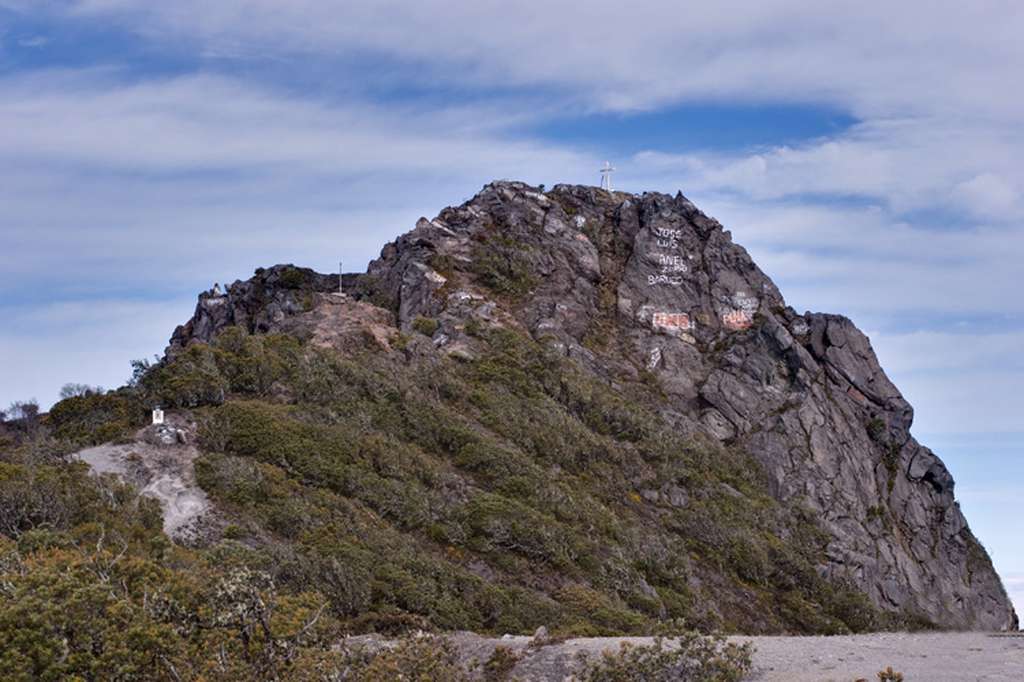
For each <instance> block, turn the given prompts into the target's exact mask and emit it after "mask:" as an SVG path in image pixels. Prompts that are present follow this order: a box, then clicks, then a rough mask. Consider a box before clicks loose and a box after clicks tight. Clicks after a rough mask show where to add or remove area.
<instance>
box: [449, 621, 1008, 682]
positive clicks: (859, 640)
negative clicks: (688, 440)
mask: <svg viewBox="0 0 1024 682" xmlns="http://www.w3.org/2000/svg"><path fill="white" fill-rule="evenodd" d="M730 639H731V640H732V641H735V642H753V644H754V646H755V647H756V652H755V654H754V670H753V672H752V673H751V674H750V675H749V676H748V677H747V678H746V679H747V680H750V681H751V682H854V681H855V680H866V681H867V682H878V677H877V673H878V671H880V670H883V669H885V668H886V667H887V666H892V668H893V670H894V671H898V672H901V673H903V679H904V680H905V682H968V681H974V680H985V681H987V682H996V681H999V682H1024V633H1012V634H1009V633H1008V634H995V633H928V634H907V633H879V634H871V635H852V636H844V637H732V638H730ZM454 640H455V642H456V644H457V645H458V647H459V649H460V650H461V651H462V652H463V654H464V655H465V656H466V657H467V658H476V659H477V660H478V661H484V660H486V659H487V658H488V657H489V656H490V654H491V652H492V651H493V650H494V648H495V646H497V645H502V646H506V647H509V648H511V649H513V650H516V651H518V652H522V654H523V658H522V659H521V660H520V662H519V664H518V665H517V666H516V667H515V669H514V670H513V679H520V680H531V681H532V680H536V681H538V682H545V681H549V680H550V681H558V682H562V681H563V680H566V679H569V676H570V675H571V672H572V669H573V667H574V663H575V660H576V656H577V654H579V653H581V652H583V653H585V654H587V655H588V656H597V655H599V654H600V652H601V651H603V650H606V649H611V650H617V649H618V647H619V644H620V643H621V642H624V641H628V642H632V643H634V644H641V645H642V644H649V643H650V642H651V640H650V638H645V637H624V638H617V637H611V638H582V639H571V640H567V641H565V642H560V643H557V644H551V645H548V646H541V647H529V646H528V645H529V644H530V641H531V638H529V637H509V636H507V635H506V636H505V637H503V638H500V639H492V638H483V637H479V636H477V635H472V634H468V633H460V634H458V635H455V636H454Z"/></svg>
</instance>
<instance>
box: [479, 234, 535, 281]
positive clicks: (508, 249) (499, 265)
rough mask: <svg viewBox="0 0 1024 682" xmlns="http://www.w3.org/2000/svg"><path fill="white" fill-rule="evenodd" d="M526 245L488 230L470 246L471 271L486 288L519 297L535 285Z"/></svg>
mask: <svg viewBox="0 0 1024 682" xmlns="http://www.w3.org/2000/svg"><path fill="white" fill-rule="evenodd" d="M529 248H530V247H529V246H528V245H526V244H522V243H520V242H517V241H515V240H514V239H511V238H509V237H507V236H505V235H503V234H500V233H498V232H497V231H492V232H489V233H488V234H487V235H486V236H485V237H483V239H482V241H479V242H476V244H475V245H474V247H473V251H472V254H471V258H472V265H471V270H472V271H473V273H474V274H476V276H477V277H478V278H479V279H480V282H481V283H482V284H483V285H484V286H486V287H487V288H488V289H491V290H492V291H494V292H495V293H497V294H504V295H506V296H509V297H512V298H519V297H521V296H523V295H525V294H526V293H527V292H529V291H530V290H531V289H532V288H533V287H534V286H536V280H535V278H534V275H533V267H532V265H531V263H530V258H529Z"/></svg>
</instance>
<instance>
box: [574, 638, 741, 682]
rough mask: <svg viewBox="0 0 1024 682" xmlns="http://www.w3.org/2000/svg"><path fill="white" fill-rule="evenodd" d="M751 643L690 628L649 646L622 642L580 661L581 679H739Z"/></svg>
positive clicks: (681, 681)
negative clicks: (735, 641)
mask: <svg viewBox="0 0 1024 682" xmlns="http://www.w3.org/2000/svg"><path fill="white" fill-rule="evenodd" d="M752 653H753V647H752V646H751V645H750V644H742V645H739V644H731V643H727V642H726V641H725V640H724V639H723V638H721V637H705V636H701V635H699V634H697V633H694V632H690V633H686V634H684V635H681V636H679V637H677V638H676V639H675V640H670V641H667V642H666V641H665V640H663V639H661V638H656V639H655V640H654V643H653V644H651V645H648V646H636V645H631V644H629V643H627V642H623V643H622V645H621V646H620V648H619V650H618V651H616V652H609V651H606V652H604V653H603V654H602V656H601V657H600V658H599V659H596V660H587V659H586V658H582V659H581V661H580V667H581V670H580V672H579V673H578V674H577V676H576V677H577V679H579V680H580V682H739V680H741V679H743V676H744V675H746V674H747V673H748V672H750V669H751V654H752Z"/></svg>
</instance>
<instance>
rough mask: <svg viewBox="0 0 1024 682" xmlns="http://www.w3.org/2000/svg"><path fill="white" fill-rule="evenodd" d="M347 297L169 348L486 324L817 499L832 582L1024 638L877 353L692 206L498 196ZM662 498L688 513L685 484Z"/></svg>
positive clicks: (457, 210)
mask: <svg viewBox="0 0 1024 682" xmlns="http://www.w3.org/2000/svg"><path fill="white" fill-rule="evenodd" d="M344 285H345V287H344V288H345V290H346V291H347V292H348V298H347V300H346V302H345V303H344V304H340V303H338V300H334V304H335V305H336V307H337V311H338V312H337V314H336V315H334V316H333V317H332V316H331V315H327V314H326V313H324V306H326V305H328V304H329V303H330V301H331V299H332V297H335V296H336V294H334V293H332V292H334V291H336V290H337V288H338V277H337V276H329V275H318V274H316V273H314V272H312V271H309V270H303V269H300V268H295V267H292V266H276V267H275V268H271V269H268V270H261V271H258V272H257V275H256V276H255V277H254V278H252V279H251V280H249V281H247V282H236V283H235V284H233V285H231V286H230V287H228V289H227V292H226V294H224V295H213V294H205V295H203V296H202V297H201V298H200V302H199V305H198V307H197V310H196V314H195V316H194V318H193V319H192V320H191V321H190V322H189V323H188V324H186V325H185V326H183V327H179V329H178V330H176V332H175V334H174V337H173V338H172V342H171V347H170V348H169V353H170V354H171V355H174V354H175V353H177V352H179V351H180V350H181V349H182V348H183V347H185V346H186V345H187V344H189V343H191V342H192V341H204V342H205V341H209V340H210V339H212V338H213V337H214V336H215V335H216V333H217V332H218V331H219V330H220V329H222V328H224V327H226V326H231V325H240V326H242V327H244V328H246V329H247V330H248V331H249V332H252V333H261V332H268V331H285V332H289V333H291V332H296V330H300V329H303V328H305V333H306V334H307V335H312V336H316V334H317V331H316V329H315V327H316V326H317V325H320V328H321V329H320V334H321V337H322V338H324V339H327V341H326V342H327V343H329V342H330V335H325V334H324V329H325V328H326V327H325V325H326V326H330V325H331V324H333V323H334V322H332V320H334V321H337V320H338V319H341V318H345V317H346V316H347V315H349V313H346V312H345V311H346V310H352V311H355V307H356V306H363V309H362V310H363V313H361V314H363V315H366V316H367V317H368V318H373V315H372V314H369V313H366V310H369V309H371V308H373V310H378V312H379V309H383V310H385V311H387V314H386V315H384V316H383V318H380V317H377V318H374V319H373V324H376V325H380V324H385V325H387V324H391V325H393V326H394V327H396V328H397V329H398V330H402V331H404V332H409V331H410V330H411V329H413V328H416V329H418V330H419V331H420V332H424V329H425V330H426V332H425V333H428V335H429V336H430V338H431V340H432V344H433V348H434V349H436V352H437V353H439V354H442V355H445V354H447V355H450V356H452V357H456V358H467V359H471V358H473V357H474V353H475V350H474V349H475V347H476V344H477V340H476V338H475V337H474V335H473V334H472V333H470V332H471V329H467V328H468V327H471V325H473V324H477V323H479V321H480V320H483V321H484V322H485V323H486V324H489V325H494V326H501V327H507V328H510V329H515V330H518V331H521V332H524V333H528V334H529V335H530V336H531V337H532V338H533V339H535V340H537V341H540V342H542V343H544V344H546V345H548V346H550V347H552V348H554V349H557V351H558V352H559V353H560V354H563V355H564V356H566V357H568V358H570V359H571V360H573V361H575V362H576V363H578V365H579V366H580V367H582V368H584V369H585V370H586V371H587V372H589V373H591V374H592V375H594V376H597V377H600V378H601V379H602V380H604V381H606V382H609V383H610V384H611V385H612V386H616V385H620V384H623V383H625V382H639V381H649V382H656V383H657V385H658V386H660V389H661V390H662V391H663V393H664V400H663V402H662V406H661V410H660V411H661V414H662V417H663V418H664V419H665V420H666V421H667V422H668V423H670V424H671V425H672V427H673V428H674V429H675V430H676V431H677V432H679V433H682V434H705V435H707V436H710V437H712V438H714V439H716V440H718V441H721V442H723V443H726V444H729V445H730V446H732V447H737V448H742V449H745V450H746V451H748V452H749V453H750V454H751V455H753V457H754V458H756V460H757V461H758V462H759V463H760V465H761V466H762V467H763V469H764V471H765V472H766V474H767V478H768V480H769V483H770V488H771V492H772V494H773V495H774V496H775V497H776V498H777V499H779V500H800V501H802V502H803V503H805V504H806V505H807V506H808V507H809V508H810V509H811V510H813V512H814V513H815V515H816V516H817V518H818V521H819V522H820V524H821V526H822V528H823V529H824V530H825V531H826V532H827V534H828V536H829V541H828V545H827V549H826V554H825V560H824V561H823V562H822V564H821V565H820V567H819V570H820V572H821V573H822V574H823V575H825V576H827V577H829V578H834V579H837V580H838V579H842V580H845V581H849V582H851V583H852V584H854V585H856V586H857V588H859V589H860V590H862V591H863V592H864V593H865V594H867V595H868V597H869V598H870V600H871V601H872V602H873V603H874V604H875V605H877V606H878V607H879V608H881V609H883V610H886V611H892V612H897V611H898V612H902V613H910V614H916V615H919V616H920V618H921V619H922V620H925V621H930V622H931V623H934V624H936V625H939V626H942V627H949V628H977V629H1005V628H1009V627H1011V626H1015V623H1016V616H1015V614H1014V612H1013V609H1012V607H1011V605H1010V602H1009V600H1008V598H1007V595H1006V593H1005V591H1004V589H1003V587H1002V585H1001V583H1000V580H999V577H998V576H997V574H996V573H995V571H994V569H993V567H992V564H991V562H990V560H989V557H988V555H987V554H986V552H985V550H984V549H983V548H982V547H981V545H980V544H979V543H978V541H977V540H976V539H975V538H974V536H973V535H972V533H971V531H970V530H969V528H968V526H967V523H966V521H965V519H964V517H963V514H962V513H961V512H960V509H959V506H958V505H957V503H956V501H955V499H954V494H953V488H954V486H953V480H952V477H951V476H950V474H949V472H948V471H947V470H946V468H945V466H944V465H943V463H942V462H941V461H940V460H939V458H938V457H936V456H935V454H934V453H932V451H931V450H929V449H928V448H926V447H924V446H922V445H921V444H919V443H918V442H917V441H916V440H915V439H914V438H913V436H911V434H910V427H911V423H912V420H913V409H912V408H911V406H910V405H909V404H908V403H907V402H906V400H904V398H903V396H902V395H901V394H900V392H899V391H898V390H897V388H896V387H895V386H894V385H893V384H892V382H891V381H890V380H889V379H888V378H887V377H886V375H885V372H884V371H883V370H882V368H881V367H880V366H879V364H878V360H877V358H876V356H875V353H874V351H873V350H872V347H871V344H870V341H869V340H868V338H867V337H866V336H865V335H864V334H863V333H862V332H861V331H859V330H858V329H857V327H856V326H855V325H854V324H853V323H852V322H851V321H850V320H848V319H846V318H845V317H842V316H839V315H831V314H820V313H804V314H799V313H797V312H796V311H795V310H793V309H792V308H790V307H788V306H787V305H786V303H785V301H784V299H783V297H782V294H781V293H780V292H779V290H778V289H777V288H776V286H775V285H774V284H773V283H772V281H771V280H770V279H769V278H768V276H767V275H765V274H764V273H763V272H762V271H761V270H760V269H759V268H758V267H757V266H756V265H755V264H754V262H753V261H752V260H751V258H750V256H749V255H748V254H747V252H746V251H745V250H744V249H743V248H742V247H741V246H739V245H737V244H734V243H733V242H732V240H731V236H730V233H729V232H728V231H726V230H724V229H723V227H722V225H720V224H719V223H718V222H717V221H716V220H714V219H712V218H709V217H708V216H706V215H704V214H703V213H702V212H701V211H699V210H698V209H697V208H696V207H695V206H694V205H693V204H692V203H691V202H690V201H688V200H687V199H686V198H685V197H683V196H682V195H681V194H678V195H676V196H675V197H672V196H668V195H664V194H659V193H645V194H642V195H633V194H627V193H623V192H614V193H610V192H607V191H604V190H599V189H597V188H594V187H582V186H567V185H558V186H556V187H555V188H554V189H552V190H550V191H548V192H544V191H542V190H541V189H539V188H535V187H530V186H528V185H526V184H523V183H518V182H495V183H492V184H490V185H487V186H486V187H484V189H483V190H482V191H481V192H480V193H479V194H478V195H477V196H475V197H474V198H473V199H471V200H470V201H468V202H466V203H465V204H463V205H462V206H458V207H454V208H447V209H445V210H444V211H442V212H441V213H440V215H438V216H437V217H436V218H434V219H433V220H428V219H421V220H420V221H419V222H418V223H417V225H416V227H415V229H413V230H412V231H411V232H409V233H407V234H404V235H402V236H401V237H399V238H398V239H397V240H396V241H394V242H393V243H390V244H388V245H387V246H385V247H384V249H383V251H382V253H381V256H380V258H378V259H377V260H375V261H373V262H372V263H371V264H370V266H369V269H368V272H367V273H366V274H361V275H346V276H345V282H344ZM318 311H319V312H318ZM351 314H352V315H355V314H356V313H355V312H352V313H351ZM314 318H315V319H316V320H318V322H316V323H315V324H314V323H312V322H310V323H309V324H305V323H304V322H303V321H304V320H306V321H309V320H313V319H314ZM424 320H428V321H429V325H426V326H425V325H424V324H423V321H424ZM368 324H369V323H368ZM304 325H305V327H304ZM296 333H297V332H296ZM376 336H378V337H380V336H381V335H380V334H376ZM642 494H643V497H644V498H646V499H649V500H659V499H662V498H664V499H665V500H669V499H670V498H674V499H675V502H677V503H679V504H685V495H686V493H685V491H683V490H679V489H660V490H644V491H642Z"/></svg>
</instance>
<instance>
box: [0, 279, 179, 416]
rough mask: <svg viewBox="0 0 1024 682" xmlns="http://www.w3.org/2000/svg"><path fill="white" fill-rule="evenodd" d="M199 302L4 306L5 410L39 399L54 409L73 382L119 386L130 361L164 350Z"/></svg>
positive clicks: (0, 366) (0, 385) (1, 373)
mask: <svg viewBox="0 0 1024 682" xmlns="http://www.w3.org/2000/svg"><path fill="white" fill-rule="evenodd" d="M194 306H195V301H194V300H184V299H174V300H166V299H155V300H151V301H140V300H138V299H122V300H110V299H95V300H88V301H57V302H51V303H41V304H39V305H38V306H26V307H18V308H7V307H4V308H0V311H2V313H3V317H4V321H5V324H4V327H3V329H0V358H3V362H0V409H2V408H3V407H4V406H6V405H8V404H10V403H11V402H12V401H14V400H25V399H30V398H35V399H37V400H39V402H40V404H41V405H43V406H44V408H45V407H48V406H49V405H50V404H52V403H53V402H54V401H55V400H56V399H57V391H58V390H59V388H60V387H61V386H62V385H63V384H65V383H68V382H80V383H88V384H91V385H101V386H105V387H107V388H115V387H117V386H120V385H122V384H123V383H124V381H125V379H127V378H128V376H129V375H130V374H131V368H130V366H129V362H130V361H131V360H133V359H137V358H149V357H152V355H153V354H154V353H162V352H163V348H164V347H165V346H166V345H167V340H168V339H169V338H170V333H171V332H172V331H173V330H174V327H175V326H176V325H178V324H180V323H181V322H182V321H184V320H185V319H187V318H188V316H189V315H190V314H191V311H192V308H193V307H194Z"/></svg>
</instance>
